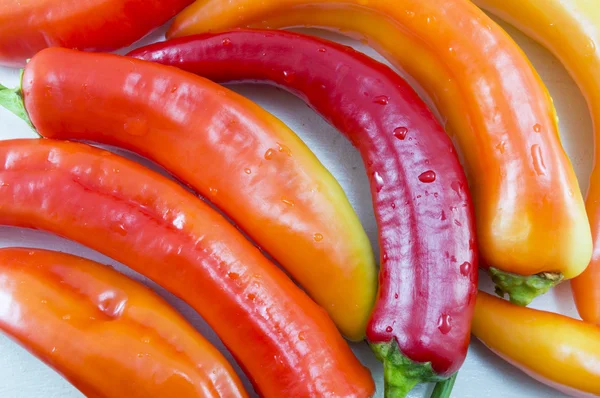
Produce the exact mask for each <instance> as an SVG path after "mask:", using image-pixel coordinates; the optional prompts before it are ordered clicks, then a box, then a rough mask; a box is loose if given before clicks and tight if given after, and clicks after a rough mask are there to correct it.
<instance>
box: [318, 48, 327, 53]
mask: <svg viewBox="0 0 600 398" xmlns="http://www.w3.org/2000/svg"><path fill="white" fill-rule="evenodd" d="M319 52H320V53H326V52H327V49H326V48H325V47H321V48H319Z"/></svg>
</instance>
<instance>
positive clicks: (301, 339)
mask: <svg viewBox="0 0 600 398" xmlns="http://www.w3.org/2000/svg"><path fill="white" fill-rule="evenodd" d="M298 340H300V341H304V340H306V337H305V336H304V333H303V332H300V333H298Z"/></svg>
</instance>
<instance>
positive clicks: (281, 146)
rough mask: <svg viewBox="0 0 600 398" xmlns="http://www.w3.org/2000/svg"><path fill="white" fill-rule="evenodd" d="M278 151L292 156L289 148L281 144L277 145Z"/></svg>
mask: <svg viewBox="0 0 600 398" xmlns="http://www.w3.org/2000/svg"><path fill="white" fill-rule="evenodd" d="M277 149H278V150H279V152H285V153H287V155H288V156H292V150H291V149H290V148H288V147H287V146H285V145H283V144H280V143H279V142H278V143H277Z"/></svg>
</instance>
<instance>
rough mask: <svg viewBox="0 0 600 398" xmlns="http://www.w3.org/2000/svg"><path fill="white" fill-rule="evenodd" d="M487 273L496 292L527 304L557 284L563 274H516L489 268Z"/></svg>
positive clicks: (515, 301) (523, 304)
mask: <svg viewBox="0 0 600 398" xmlns="http://www.w3.org/2000/svg"><path fill="white" fill-rule="evenodd" d="M489 273H490V275H491V276H492V280H493V281H494V283H495V284H496V294H497V295H498V296H500V297H504V295H505V294H508V297H509V299H510V302H511V303H513V304H516V305H520V306H527V305H529V303H531V301H532V300H533V299H534V298H536V297H537V296H540V295H542V294H544V293H546V292H547V291H548V290H550V289H551V288H552V287H554V286H556V285H558V284H559V283H560V282H561V281H562V280H563V279H564V276H563V275H562V274H560V273H555V272H542V273H540V274H536V275H528V276H526V275H517V274H512V273H510V272H504V271H501V270H499V269H497V268H493V267H492V268H490V269H489Z"/></svg>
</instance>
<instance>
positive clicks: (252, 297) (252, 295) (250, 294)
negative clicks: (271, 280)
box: [246, 293, 256, 301]
mask: <svg viewBox="0 0 600 398" xmlns="http://www.w3.org/2000/svg"><path fill="white" fill-rule="evenodd" d="M246 297H248V300H250V301H254V300H256V294H253V293H249V294H248V295H247V296H246Z"/></svg>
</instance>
